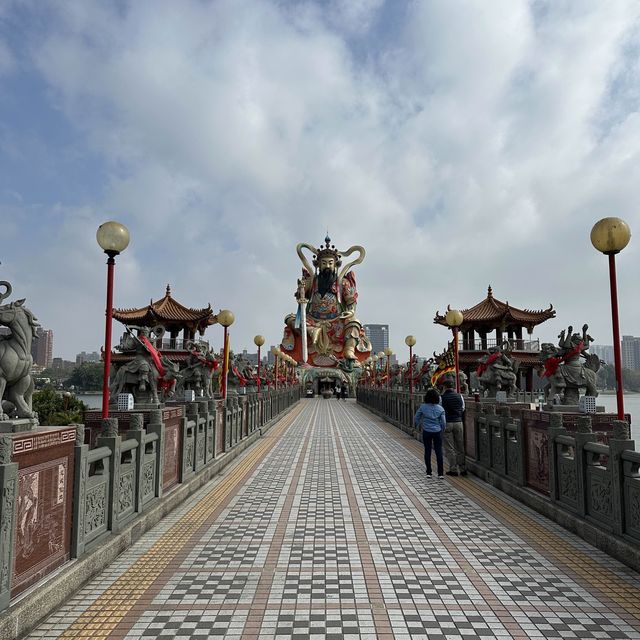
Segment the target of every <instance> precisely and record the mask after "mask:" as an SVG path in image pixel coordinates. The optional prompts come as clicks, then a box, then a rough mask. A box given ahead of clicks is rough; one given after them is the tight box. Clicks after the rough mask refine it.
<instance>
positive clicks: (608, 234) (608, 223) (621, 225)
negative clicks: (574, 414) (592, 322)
mask: <svg viewBox="0 0 640 640" xmlns="http://www.w3.org/2000/svg"><path fill="white" fill-rule="evenodd" d="M629 240H631V229H630V228H629V225H628V224H627V223H626V222H625V221H624V220H622V219H621V218H603V219H602V220H599V221H598V222H596V224H595V225H593V228H592V229H591V244H592V245H593V246H594V247H595V248H596V249H597V250H598V251H601V252H602V253H604V254H605V255H607V256H609V287H610V290H611V323H612V325H613V360H614V363H615V369H616V404H617V409H618V420H624V388H623V385H622V354H621V350H620V325H619V319H618V284H617V281H616V253H620V252H621V251H622V250H623V249H624V248H625V247H626V246H627V245H628V244H629Z"/></svg>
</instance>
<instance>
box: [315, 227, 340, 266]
mask: <svg viewBox="0 0 640 640" xmlns="http://www.w3.org/2000/svg"><path fill="white" fill-rule="evenodd" d="M325 256H332V257H333V258H335V261H336V266H337V267H339V266H340V265H341V264H342V260H340V258H341V257H342V256H341V255H340V252H339V251H338V250H337V249H336V246H335V245H334V244H331V238H330V237H329V235H328V234H327V236H326V237H325V239H324V245H322V244H321V245H320V246H319V247H318V248H317V249H315V250H314V256H313V266H314V267H317V266H318V263H319V261H320V259H321V258H324V257H325Z"/></svg>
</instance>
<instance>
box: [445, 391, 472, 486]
mask: <svg viewBox="0 0 640 640" xmlns="http://www.w3.org/2000/svg"><path fill="white" fill-rule="evenodd" d="M444 387H445V389H444V392H443V394H442V399H441V402H442V406H443V408H444V414H445V417H446V419H447V426H446V428H445V430H444V449H445V452H446V455H447V460H448V461H449V471H447V475H448V476H457V475H461V476H466V475H467V465H466V461H465V456H464V439H463V427H462V420H463V414H464V398H463V397H462V396H461V395H460V394H459V393H457V392H456V391H455V390H454V382H453V381H452V380H450V379H448V380H446V381H445V383H444Z"/></svg>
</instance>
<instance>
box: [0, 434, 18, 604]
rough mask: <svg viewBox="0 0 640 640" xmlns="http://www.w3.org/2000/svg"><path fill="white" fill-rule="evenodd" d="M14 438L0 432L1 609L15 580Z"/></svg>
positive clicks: (16, 480) (16, 484)
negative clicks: (12, 456) (12, 453)
mask: <svg viewBox="0 0 640 640" xmlns="http://www.w3.org/2000/svg"><path fill="white" fill-rule="evenodd" d="M12 447H13V439H12V438H11V436H10V435H8V434H7V435H5V434H0V492H1V493H0V500H1V502H0V611H2V610H3V609H6V608H7V607H8V606H9V601H10V600H11V583H12V581H13V564H14V561H13V555H14V553H15V549H14V538H15V531H16V518H17V515H16V509H17V499H18V465H17V463H15V462H11V452H12Z"/></svg>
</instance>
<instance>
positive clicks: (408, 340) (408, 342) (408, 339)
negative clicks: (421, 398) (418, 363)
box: [404, 336, 416, 395]
mask: <svg viewBox="0 0 640 640" xmlns="http://www.w3.org/2000/svg"><path fill="white" fill-rule="evenodd" d="M404 343H405V344H406V345H407V347H409V395H413V347H414V346H415V344H416V339H415V338H414V337H413V336H407V337H406V338H405V339H404Z"/></svg>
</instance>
